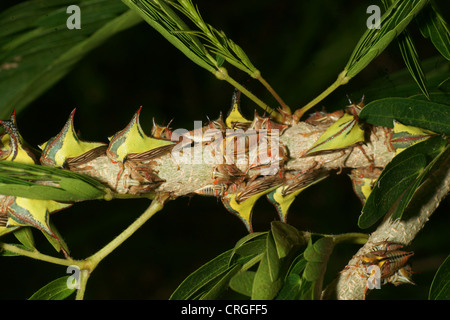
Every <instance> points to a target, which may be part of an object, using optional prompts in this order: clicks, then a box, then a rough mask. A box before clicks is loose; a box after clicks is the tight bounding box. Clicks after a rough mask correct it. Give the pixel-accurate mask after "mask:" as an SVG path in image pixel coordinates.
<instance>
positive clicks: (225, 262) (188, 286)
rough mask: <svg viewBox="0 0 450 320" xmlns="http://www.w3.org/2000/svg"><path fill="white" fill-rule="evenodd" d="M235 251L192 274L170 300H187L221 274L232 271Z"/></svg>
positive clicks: (225, 253)
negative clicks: (230, 263)
mask: <svg viewBox="0 0 450 320" xmlns="http://www.w3.org/2000/svg"><path fill="white" fill-rule="evenodd" d="M232 253H233V249H231V250H228V251H226V252H224V253H222V254H220V255H219V256H217V257H216V258H214V259H212V260H211V261H209V262H207V263H206V264H204V265H203V266H202V267H200V268H199V269H197V270H196V271H194V272H193V273H191V274H190V275H189V276H188V277H187V278H186V279H184V281H183V282H182V283H181V284H180V285H179V286H178V288H177V289H176V290H175V291H174V292H173V293H172V295H171V296H170V300H187V299H190V298H191V297H192V296H193V295H195V294H196V293H198V291H199V290H200V289H201V288H202V287H203V286H204V285H206V284H207V283H208V282H209V281H211V280H212V279H214V278H215V277H217V276H219V275H220V274H221V273H223V272H226V271H227V270H230V269H231V267H230V266H229V261H230V256H231V254H232Z"/></svg>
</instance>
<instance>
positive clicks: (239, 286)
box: [230, 271, 256, 297]
mask: <svg viewBox="0 0 450 320" xmlns="http://www.w3.org/2000/svg"><path fill="white" fill-rule="evenodd" d="M255 274H256V272H255V271H245V272H240V273H238V274H236V275H235V276H234V277H233V278H231V280H230V288H231V289H233V290H234V291H236V292H238V293H240V294H243V295H244V296H247V297H250V296H251V295H252V287H253V281H254V280H255Z"/></svg>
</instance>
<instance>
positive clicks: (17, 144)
mask: <svg viewBox="0 0 450 320" xmlns="http://www.w3.org/2000/svg"><path fill="white" fill-rule="evenodd" d="M0 125H1V126H2V127H3V128H4V129H5V131H6V133H4V134H2V135H0V160H5V161H15V162H19V163H26V164H35V163H36V159H35V156H34V154H33V153H32V152H31V151H30V150H29V149H28V148H27V147H26V146H25V142H24V140H23V138H22V136H21V135H20V133H19V131H18V130H17V123H16V114H15V112H13V114H12V115H11V120H6V121H2V120H0Z"/></svg>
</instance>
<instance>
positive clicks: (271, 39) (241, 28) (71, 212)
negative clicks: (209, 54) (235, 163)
mask: <svg viewBox="0 0 450 320" xmlns="http://www.w3.org/2000/svg"><path fill="white" fill-rule="evenodd" d="M444 2H445V1H440V2H438V4H441V3H442V4H443V3H444ZM14 3H16V2H15V1H6V2H2V4H1V5H0V7H1V8H6V7H8V6H10V5H12V4H14ZM196 3H197V4H198V6H199V8H200V11H201V13H202V15H203V18H204V19H205V21H206V22H208V23H210V24H212V25H213V26H214V27H216V28H217V29H222V30H224V31H225V33H226V34H227V35H228V37H229V38H231V39H233V41H235V42H236V43H237V44H239V45H240V46H241V47H242V48H243V49H244V50H245V51H246V53H247V54H248V56H249V57H250V59H251V60H252V62H253V64H254V65H255V66H256V67H257V68H259V70H261V72H262V75H263V76H264V77H265V79H266V80H268V81H269V82H270V83H271V84H272V86H273V87H274V88H275V89H276V90H277V92H278V93H279V94H280V95H281V96H282V97H283V99H284V100H285V101H286V102H287V103H288V104H289V105H290V106H291V108H293V109H296V108H298V107H301V106H302V105H304V104H306V103H307V102H309V101H310V100H311V99H312V98H314V97H315V96H316V95H318V94H319V93H320V92H322V91H323V90H324V89H325V88H326V87H327V86H328V85H330V84H331V83H332V82H333V81H334V80H335V79H336V77H337V75H338V74H339V73H340V72H341V71H342V69H343V68H344V66H345V64H346V62H347V59H348V58H349V56H350V54H351V52H352V50H353V48H354V46H355V45H356V43H357V41H358V39H359V37H360V36H361V35H362V33H363V32H364V30H365V21H366V19H367V17H368V15H367V14H366V13H365V12H366V8H367V6H368V5H370V4H372V2H370V1H359V0H358V1H356V0H355V1H335V0H321V1H288V0H281V1H280V0H277V1H274V0H259V1H256V0H255V1H254V0H248V1H237V0H233V1H212V0H209V1H207V0H201V1H196ZM379 5H380V6H381V4H379ZM447 21H448V17H447ZM413 35H414V36H415V39H417V41H416V46H417V48H418V51H419V56H420V58H421V59H426V58H429V57H432V56H435V55H437V54H438V53H437V52H436V50H435V49H434V47H433V46H432V45H431V43H430V42H429V41H428V40H424V39H422V38H421V37H420V36H418V33H417V32H416V31H413ZM228 69H229V71H230V72H231V73H232V75H233V76H234V77H235V78H236V79H237V80H239V81H240V82H241V83H244V84H245V85H247V86H248V88H249V89H250V90H251V91H252V92H254V93H255V94H256V95H257V96H258V97H260V98H262V99H263V100H264V101H266V102H267V103H269V104H271V105H275V103H274V101H273V99H271V97H270V96H269V95H268V94H267V93H266V92H265V91H264V89H263V88H262V86H261V85H259V84H258V83H257V82H256V81H254V80H251V79H250V78H249V77H248V76H247V75H244V74H242V73H238V72H236V73H234V72H233V71H232V68H231V67H229V68H228ZM401 69H404V63H403V61H402V58H401V55H400V54H399V51H398V47H397V46H396V45H395V44H392V45H391V46H390V47H389V49H388V50H386V52H385V53H383V54H382V55H381V56H380V57H379V58H377V59H376V60H375V61H374V62H373V63H372V64H371V65H370V66H369V67H368V68H366V69H365V70H364V71H363V72H361V73H360V74H359V75H358V76H357V77H356V78H355V79H353V80H352V81H350V83H349V84H348V85H346V86H344V87H342V88H340V89H338V90H336V91H335V92H334V93H333V94H332V95H331V96H330V97H329V98H327V99H326V100H324V101H323V102H322V103H320V105H319V106H318V108H320V107H321V106H325V107H326V108H327V110H330V111H331V110H336V109H341V108H343V107H344V106H345V105H346V101H347V95H349V97H351V98H352V99H354V100H358V101H359V99H360V98H361V94H362V93H366V92H371V94H368V95H367V93H366V101H371V100H372V99H375V97H379V96H383V92H382V91H381V89H379V90H378V91H377V88H374V87H373V86H371V83H372V81H376V80H378V81H382V82H385V83H389V82H391V80H392V75H393V74H395V72H397V71H399V70H401ZM407 81H408V82H410V84H411V86H412V87H413V88H414V83H413V80H412V78H407ZM392 85H393V86H394V85H395V84H394V83H393V82H392ZM232 92H233V88H232V87H231V86H230V85H229V84H228V83H226V82H223V81H220V80H217V79H216V78H215V77H214V76H213V75H211V74H210V73H208V72H207V71H205V70H203V69H201V68H200V67H198V66H197V65H195V64H194V63H192V62H191V61H190V60H188V59H187V58H186V57H185V56H184V55H183V54H181V53H180V52H178V51H177V50H176V49H175V48H174V47H172V46H171V45H170V44H169V43H168V42H167V41H165V39H164V38H162V37H161V36H160V35H159V34H158V33H157V32H156V31H154V30H153V29H152V28H151V27H150V26H148V25H147V24H146V23H141V24H139V25H138V26H136V27H133V28H131V29H128V30H126V31H124V32H122V33H120V34H118V35H116V36H114V37H113V38H111V39H109V40H108V41H107V42H106V43H105V44H104V45H102V46H100V47H99V48H97V49H95V50H94V51H92V52H91V53H89V54H88V55H87V56H86V57H85V58H84V59H83V60H82V61H81V62H80V63H78V64H77V65H76V66H75V68H74V69H73V71H71V72H70V73H69V74H68V75H67V76H66V77H65V78H64V79H63V80H62V81H60V82H59V83H57V84H56V85H55V86H54V87H52V88H51V89H50V90H48V91H47V92H46V93H45V94H43V95H42V96H41V97H40V98H39V99H37V100H35V101H34V102H33V103H31V104H30V105H29V106H28V108H27V109H25V110H24V111H23V112H21V113H20V114H19V115H18V124H19V128H20V131H21V134H22V136H23V137H24V138H25V140H27V141H28V142H29V143H31V144H32V145H37V144H41V143H42V142H45V141H47V140H48V139H49V138H50V137H52V136H54V135H55V134H57V133H58V132H59V131H60V130H61V128H62V126H63V124H64V123H65V121H66V119H67V117H68V116H69V114H70V112H71V111H72V109H73V108H77V112H76V114H75V127H76V129H77V130H80V132H81V134H82V136H83V138H84V139H86V140H97V141H105V142H106V141H107V137H108V136H111V135H112V134H114V133H115V132H117V131H119V130H121V129H122V128H124V127H125V125H126V124H127V123H128V122H129V120H130V119H131V117H132V115H133V114H134V112H136V110H137V109H138V108H139V107H140V106H143V111H142V113H141V124H142V126H143V128H144V130H146V132H147V133H149V132H150V129H151V123H152V122H151V121H152V117H155V119H156V121H157V122H158V123H160V124H163V123H168V122H169V121H170V120H171V119H173V122H172V124H171V127H172V128H187V129H191V128H193V122H194V121H195V120H202V121H207V116H208V117H210V118H216V117H217V116H218V115H219V113H220V112H223V113H225V114H226V112H227V111H228V109H229V106H230V102H231V95H232ZM415 93H419V90H418V89H413V92H411V94H415ZM255 107H256V106H255V105H254V104H253V103H252V102H251V101H250V100H248V99H245V98H243V100H242V110H243V112H244V114H246V115H247V116H248V117H250V115H252V114H253V109H254V108H255ZM318 108H316V109H318ZM447 204H448V203H447ZM148 205H149V201H148V200H143V199H140V200H114V201H111V202H104V201H91V202H85V203H79V204H76V205H74V206H73V207H71V208H69V209H67V210H64V211H62V212H60V213H58V214H55V215H53V216H52V220H53V222H54V223H55V224H56V226H57V227H58V229H59V231H60V232H61V233H62V234H63V235H64V239H65V240H66V242H67V243H68V244H69V247H70V248H71V253H72V256H73V257H74V258H79V259H83V258H85V257H87V256H89V255H91V254H93V253H95V252H96V251H97V250H99V249H100V248H101V247H102V246H103V245H105V244H107V243H108V242H109V241H110V240H112V239H113V238H114V237H115V236H116V235H117V234H119V233H120V232H121V231H122V230H123V229H125V228H126V227H127V226H128V225H129V224H130V223H131V222H133V221H134V219H136V218H137V217H138V216H139V215H140V214H141V213H142V212H143V211H144V210H145V208H146V207H147V206H148ZM360 210H361V204H360V202H359V200H358V199H357V198H356V196H355V195H354V194H353V191H352V187H351V183H350V180H349V178H348V177H347V172H343V173H341V174H340V175H332V176H331V177H330V178H328V179H327V180H325V181H323V182H322V183H320V184H319V185H316V186H314V187H311V188H310V189H307V190H306V191H305V192H304V193H302V194H301V195H300V196H299V197H298V198H297V200H296V201H295V202H294V204H293V206H292V207H291V210H290V216H289V223H291V224H292V225H294V226H295V227H297V228H298V229H300V230H307V231H312V232H317V233H335V234H339V233H345V232H371V231H373V229H370V230H360V229H359V228H358V227H357V219H358V216H359V214H360ZM276 219H277V215H276V210H275V209H274V208H273V207H272V206H271V205H270V204H269V203H268V202H267V201H266V200H265V199H261V200H260V201H259V202H258V203H257V205H256V207H255V210H254V216H253V221H254V222H253V223H254V229H255V231H266V230H268V228H269V226H270V222H271V221H273V220H276ZM448 226H449V216H448V205H446V204H445V203H444V204H442V205H441V207H440V208H439V209H438V210H437V211H436V212H435V213H434V215H433V217H432V219H431V221H430V222H429V223H427V225H426V227H425V229H424V230H423V231H421V233H420V234H419V235H418V237H417V239H416V240H415V241H414V243H413V245H412V246H411V248H410V249H411V250H414V251H415V255H414V257H413V258H412V259H411V263H412V266H413V269H414V271H416V272H417V274H415V275H414V281H415V282H416V283H417V285H416V286H401V287H398V288H396V287H394V286H392V285H387V286H384V287H383V290H375V291H374V292H373V293H372V294H371V295H369V298H382V299H385V298H386V299H389V298H394V299H426V298H427V294H428V289H429V285H430V283H431V280H432V277H433V275H434V273H435V271H436V270H437V268H438V267H439V265H440V264H441V263H442V262H443V260H444V259H445V258H446V257H447V255H448V253H449V240H448V235H447V232H448ZM35 235H36V240H37V242H38V245H37V247H38V248H42V249H41V250H42V251H43V252H45V253H49V254H53V252H52V248H50V247H49V245H48V244H47V242H46V240H45V239H44V238H43V236H42V235H41V234H39V233H38V232H35ZM245 235H246V229H245V227H244V225H243V224H242V223H241V222H240V221H239V219H237V218H236V217H234V216H233V215H231V214H230V213H228V212H227V211H226V210H225V208H224V207H223V206H222V204H221V203H220V202H218V201H217V200H216V199H212V198H204V197H194V198H181V199H178V200H176V201H173V202H171V203H168V204H167V205H166V207H165V208H164V210H163V211H162V212H159V213H158V214H157V215H156V216H154V217H153V218H152V219H151V220H150V221H149V222H147V223H146V224H145V225H144V226H143V227H142V228H141V229H139V230H138V231H137V232H136V234H134V235H133V236H132V237H131V238H130V239H128V240H127V241H126V242H125V243H124V244H123V245H122V246H120V247H119V248H118V249H117V250H115V251H114V252H113V253H112V254H111V255H110V256H108V257H107V258H106V259H105V260H104V261H103V262H101V264H100V265H99V266H98V268H97V269H96V270H95V272H94V273H93V275H92V276H91V278H90V280H89V282H88V286H87V292H86V296H85V297H86V299H167V298H168V297H169V296H170V294H171V293H172V292H173V290H174V289H175V288H176V287H177V286H178V284H180V282H181V281H182V280H183V279H184V278H185V277H186V276H188V275H189V274H190V273H191V272H193V271H194V270H196V269H197V268H199V267H200V266H201V265H202V264H204V263H205V262H207V261H209V260H210V259H212V258H214V257H216V256H217V255H219V254H220V253H222V252H223V251H225V250H228V249H230V248H232V247H233V246H234V244H235V242H236V241H237V240H239V239H240V238H242V237H243V236H245ZM5 239H10V240H11V241H12V240H13V239H14V238H13V237H12V236H8V238H6V237H5ZM357 249H358V247H357V246H355V245H340V246H338V247H336V249H335V251H334V252H333V255H332V260H331V261H330V264H329V267H328V273H327V276H328V279H332V278H334V277H335V275H336V274H337V273H338V272H339V270H341V269H342V268H343V267H344V266H345V262H346V261H348V260H349V258H350V257H351V255H352V254H353V253H354V252H356V250H357ZM65 272H66V270H65V268H64V267H60V266H55V265H51V264H47V263H44V262H39V261H33V260H31V259H28V258H24V257H8V258H2V259H1V261H0V274H2V275H3V276H2V284H1V286H0V298H1V299H24V298H27V297H29V296H30V295H31V294H32V293H33V292H35V291H36V290H37V289H38V288H40V287H42V286H43V285H45V284H46V283H48V282H50V281H51V280H53V279H56V278H59V277H61V276H64V275H66V273H65Z"/></svg>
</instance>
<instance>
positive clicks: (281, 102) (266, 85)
mask: <svg viewBox="0 0 450 320" xmlns="http://www.w3.org/2000/svg"><path fill="white" fill-rule="evenodd" d="M256 79H257V80H258V81H259V82H261V83H262V85H263V86H264V87H266V89H267V91H269V92H270V94H271V95H272V96H273V97H274V98H275V99H276V100H277V101H278V103H279V104H280V105H281V108H282V109H283V111H284V112H286V113H287V114H291V108H289V106H288V105H287V104H286V103H285V102H284V101H283V99H281V97H280V96H279V95H278V93H277V92H276V91H275V90H274V89H273V88H272V86H271V85H270V84H269V83H268V82H267V81H266V79H264V78H263V77H262V76H261V74H258V76H256Z"/></svg>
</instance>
